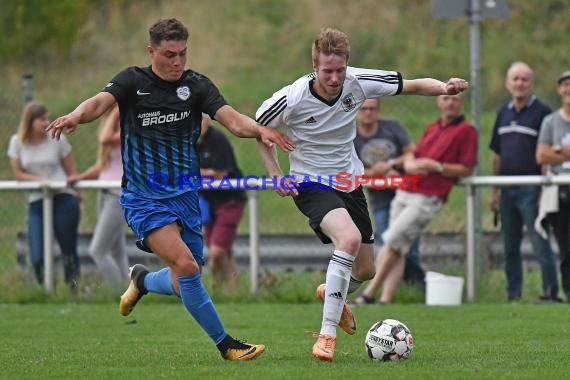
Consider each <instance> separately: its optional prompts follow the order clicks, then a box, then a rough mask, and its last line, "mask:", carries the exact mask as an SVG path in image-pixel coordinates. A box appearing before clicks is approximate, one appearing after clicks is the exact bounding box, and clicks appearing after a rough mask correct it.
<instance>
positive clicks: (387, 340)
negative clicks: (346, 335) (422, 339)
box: [364, 319, 414, 362]
mask: <svg viewBox="0 0 570 380" xmlns="http://www.w3.org/2000/svg"><path fill="white" fill-rule="evenodd" d="M364 348H365V349H366V353H367V354H368V357H369V358H370V359H372V360H374V361H383V362H388V361H395V360H400V359H408V358H409V357H410V355H411V353H412V350H413V349H414V338H413V337H412V333H411V332H410V329H409V328H408V327H407V326H406V325H405V324H403V323H402V322H400V321H397V320H395V319H384V320H383V321H379V322H376V323H375V324H373V325H372V327H370V329H369V330H368V332H367V333H366V339H365V340H364Z"/></svg>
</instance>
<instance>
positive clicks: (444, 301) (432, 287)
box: [425, 272, 464, 305]
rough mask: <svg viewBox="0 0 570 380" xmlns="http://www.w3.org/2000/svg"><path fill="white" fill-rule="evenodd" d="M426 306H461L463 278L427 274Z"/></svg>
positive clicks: (434, 273) (433, 273) (432, 273)
mask: <svg viewBox="0 0 570 380" xmlns="http://www.w3.org/2000/svg"><path fill="white" fill-rule="evenodd" d="M425 281H426V305H461V296H462V295H463V283H464V280H463V277H455V276H446V275H444V274H441V273H437V272H426V277H425Z"/></svg>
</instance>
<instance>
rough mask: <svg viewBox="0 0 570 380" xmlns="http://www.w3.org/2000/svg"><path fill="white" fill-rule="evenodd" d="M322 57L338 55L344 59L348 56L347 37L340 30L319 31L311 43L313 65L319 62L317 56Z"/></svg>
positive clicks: (325, 29)
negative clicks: (320, 55)
mask: <svg viewBox="0 0 570 380" xmlns="http://www.w3.org/2000/svg"><path fill="white" fill-rule="evenodd" d="M321 53H323V54H324V55H331V54H334V55H339V56H344V57H346V60H347V61H348V57H349V56H350V44H349V42H348V36H347V35H346V34H345V33H344V32H341V31H340V30H337V29H333V28H324V29H321V32H320V33H319V35H318V36H317V38H316V39H315V41H314V42H313V48H312V56H313V63H315V64H316V63H318V62H319V54H321Z"/></svg>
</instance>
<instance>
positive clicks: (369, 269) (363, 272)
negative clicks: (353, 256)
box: [352, 265, 376, 281]
mask: <svg viewBox="0 0 570 380" xmlns="http://www.w3.org/2000/svg"><path fill="white" fill-rule="evenodd" d="M352 271H353V275H354V276H355V277H357V278H359V279H360V280H362V281H367V280H372V279H373V278H374V276H375V275H376V268H375V267H374V265H368V266H366V267H362V268H358V269H357V270H356V271H355V269H354V268H353V270H352Z"/></svg>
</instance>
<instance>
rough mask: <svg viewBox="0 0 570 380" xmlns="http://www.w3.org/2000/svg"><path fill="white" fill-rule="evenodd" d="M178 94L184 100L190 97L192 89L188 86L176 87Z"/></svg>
mask: <svg viewBox="0 0 570 380" xmlns="http://www.w3.org/2000/svg"><path fill="white" fill-rule="evenodd" d="M176 95H177V96H178V97H179V98H180V99H182V100H187V99H188V98H189V97H190V89H189V88H188V86H181V87H178V88H177V89H176Z"/></svg>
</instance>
